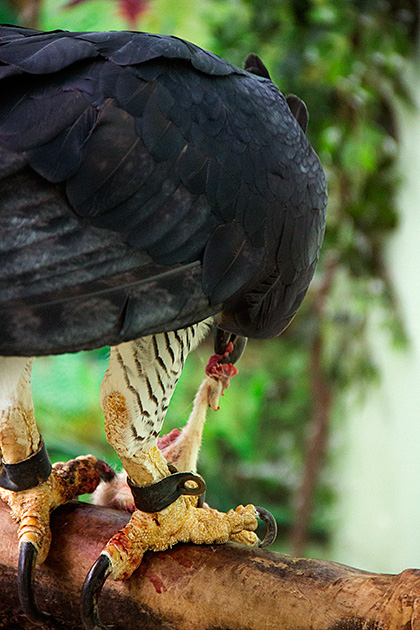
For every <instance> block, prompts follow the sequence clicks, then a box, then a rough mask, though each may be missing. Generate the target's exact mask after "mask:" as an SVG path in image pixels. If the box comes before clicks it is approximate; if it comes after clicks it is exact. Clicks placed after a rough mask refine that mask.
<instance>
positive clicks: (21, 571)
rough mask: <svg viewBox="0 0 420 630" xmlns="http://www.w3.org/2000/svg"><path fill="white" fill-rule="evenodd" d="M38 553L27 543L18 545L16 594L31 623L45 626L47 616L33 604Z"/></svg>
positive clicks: (31, 544) (32, 545)
mask: <svg viewBox="0 0 420 630" xmlns="http://www.w3.org/2000/svg"><path fill="white" fill-rule="evenodd" d="M37 554H38V551H37V549H36V547H35V545H34V544H33V543H31V542H29V541H26V542H23V543H22V544H21V545H20V551H19V564H18V579H17V583H18V593H19V601H20V605H21V607H22V610H23V612H24V613H25V615H26V616H27V617H28V619H29V620H30V621H32V623H35V624H39V625H41V624H42V625H45V623H46V622H47V621H48V619H49V615H46V614H44V613H42V612H41V611H40V610H39V608H38V606H37V605H36V603H35V597H34V575H35V563H36V557H37Z"/></svg>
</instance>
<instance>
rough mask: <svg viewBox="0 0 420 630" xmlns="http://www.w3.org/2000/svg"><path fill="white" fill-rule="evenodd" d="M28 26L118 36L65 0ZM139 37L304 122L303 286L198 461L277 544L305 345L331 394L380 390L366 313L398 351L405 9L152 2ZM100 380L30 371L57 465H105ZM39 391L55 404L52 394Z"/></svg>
mask: <svg viewBox="0 0 420 630" xmlns="http://www.w3.org/2000/svg"><path fill="white" fill-rule="evenodd" d="M13 7H14V3H12V2H11V3H8V4H6V3H5V2H4V1H3V2H2V1H1V0H0V18H1V19H3V20H5V21H13V20H14V19H15V17H16V14H17V12H16V10H15V9H13ZM40 26H41V27H42V28H44V29H54V28H66V29H74V30H99V29H121V28H127V27H128V25H127V23H126V22H124V20H123V17H122V16H121V14H120V13H119V10H118V3H117V2H115V1H114V0H89V1H86V2H84V3H82V4H79V5H78V6H75V7H72V8H66V0H44V2H43V4H42V13H41V20H40ZM137 26H138V29H139V30H149V31H152V32H160V33H171V34H175V35H178V36H180V37H184V38H186V39H189V40H192V41H194V42H195V43H197V44H199V45H201V46H203V47H206V48H209V49H211V50H212V51H214V52H215V53H217V54H219V55H221V56H223V57H225V58H227V59H229V60H230V61H232V62H233V63H236V64H238V65H242V64H243V61H244V59H245V58H246V57H247V55H248V54H249V53H250V52H255V53H257V54H259V55H260V56H261V58H262V59H263V61H264V63H265V64H266V65H267V67H268V69H269V71H270V73H271V76H272V79H273V80H274V81H275V82H276V83H277V84H278V85H279V87H280V89H281V90H282V91H284V92H285V93H290V92H292V93H296V94H298V95H299V96H300V97H301V98H303V99H304V100H305V102H306V104H307V106H308V109H309V113H310V120H309V128H308V136H309V139H310V141H311V142H312V144H313V145H314V147H315V149H316V150H317V152H318V154H319V156H320V158H321V161H322V163H323V165H324V168H325V170H326V172H327V177H328V182H329V199H330V201H329V209H328V225H327V233H326V237H325V244H324V248H323V254H322V257H321V261H320V264H319V267H318V270H317V274H316V278H315V280H314V283H313V285H312V288H311V290H310V293H309V295H308V297H307V299H306V300H305V303H304V305H303V307H302V309H301V310H300V312H299V314H298V316H297V318H296V321H295V322H294V323H293V325H292V326H291V327H290V328H289V329H288V330H287V331H286V333H285V334H284V335H282V337H281V338H280V339H277V340H274V341H270V342H254V343H252V342H251V343H250V344H249V345H248V348H247V352H246V355H245V357H244V359H243V360H242V361H241V364H240V372H239V374H238V376H237V377H235V379H234V380H233V382H232V385H231V387H230V389H229V390H228V391H227V393H226V395H225V398H224V399H222V402H221V409H220V411H218V412H216V413H214V412H209V418H208V422H207V426H206V428H205V435H204V448H203V450H202V454H201V461H200V471H201V472H202V473H203V474H204V476H205V477H206V480H207V482H208V486H209V493H208V496H209V500H210V501H211V503H212V504H213V505H215V507H220V508H223V509H225V508H228V507H230V506H231V505H233V504H237V503H241V502H244V501H245V502H249V501H254V502H256V503H259V504H262V505H265V506H266V507H268V508H269V509H271V510H272V511H273V512H274V513H275V515H276V517H277V519H278V521H279V523H280V525H281V528H282V531H283V532H285V531H287V529H288V528H289V527H290V524H291V522H292V520H293V507H292V502H293V497H294V495H295V493H296V488H297V486H298V483H299V478H300V471H301V468H302V464H303V454H302V453H303V449H304V444H305V435H306V423H307V421H308V419H309V418H310V417H311V413H312V409H313V393H312V392H311V390H310V377H311V366H310V361H309V352H310V349H311V347H312V345H313V343H314V340H315V339H316V338H318V337H319V338H320V339H321V342H322V348H323V352H322V370H323V371H324V376H325V378H327V379H328V381H329V382H330V383H331V386H332V389H333V392H337V391H341V390H342V389H343V388H345V387H348V386H350V385H354V383H355V382H359V383H362V382H363V383H366V382H371V381H374V379H375V378H378V374H377V370H376V368H375V366H374V365H373V363H372V361H371V359H370V357H369V349H368V344H367V343H366V333H367V322H368V317H369V312H370V311H371V309H372V307H378V308H381V309H383V310H385V311H386V312H387V313H388V321H389V327H390V330H391V331H392V334H393V335H394V338H395V340H396V341H397V342H398V343H404V331H403V330H402V328H401V325H400V323H399V319H398V313H397V310H396V308H395V304H394V300H393V296H392V291H391V289H390V287H389V284H388V280H387V278H386V277H385V276H384V273H383V263H382V251H383V246H384V243H385V240H386V238H387V236H388V235H389V234H390V232H391V231H392V230H393V229H394V228H395V226H396V225H397V223H398V216H397V213H396V209H395V193H396V191H397V190H398V183H399V181H398V177H397V175H396V170H395V158H396V153H397V149H398V134H397V127H396V124H395V120H394V111H393V103H394V101H395V99H397V98H403V99H406V100H407V99H408V96H407V90H406V89H405V86H404V82H403V70H404V67H405V64H406V60H407V58H408V57H410V55H411V54H412V52H413V48H414V43H415V33H416V32H417V26H418V8H417V4H416V3H414V0H413V1H411V2H410V1H409V0H405V1H402V2H400V1H398V2H397V0H392V1H388V2H385V1H383V0H369V1H364V2H361V1H358V0H346V1H344V2H343V1H342V0H282V1H281V2H280V1H279V0H266V1H265V2H258V1H257V0H200V2H196V1H195V0H177V2H174V1H173V0H150V3H149V8H148V10H147V11H146V13H145V14H144V15H143V16H142V18H141V20H140V21H139V23H138V25H137ZM325 286H327V289H328V290H325ZM210 352H211V347H210V345H208V346H206V347H204V349H202V350H201V351H200V352H198V353H197V354H196V355H195V356H192V357H190V358H189V360H188V362H187V365H186V368H185V372H184V374H183V376H182V378H181V382H180V384H179V387H178V389H177V391H176V393H175V396H174V400H173V402H172V405H171V407H170V410H169V413H168V419H167V422H166V423H165V431H169V430H170V429H171V428H172V427H174V426H182V425H183V424H184V423H185V421H186V419H187V416H188V413H189V411H190V409H191V404H192V400H193V397H194V395H195V392H196V390H197V388H198V385H199V383H200V382H201V378H202V376H203V374H204V366H205V364H206V362H207V359H208V356H209V354H210ZM343 357H345V359H343ZM104 370H105V361H104V353H103V352H102V353H91V354H89V355H88V354H81V355H74V356H66V357H55V358H49V359H43V360H40V361H38V366H37V368H36V370H35V374H34V392H35V400H36V404H37V415H38V418H39V421H40V423H42V426H43V430H44V433H45V436H46V438H47V440H48V442H49V446H50V449H52V450H53V452H54V455H55V456H56V457H58V458H61V457H69V456H71V455H76V454H78V453H81V452H86V451H88V450H92V451H94V452H95V453H96V454H99V455H102V456H106V457H107V459H108V461H111V462H112V461H113V457H114V455H113V454H112V452H111V449H109V447H108V446H107V444H106V441H105V437H104V433H103V429H101V428H100V425H101V416H100V412H99V405H98V403H97V396H98V394H97V393H98V387H99V382H100V378H101V374H102V373H103V371H104ZM52 381H53V382H54V391H49V389H50V387H51V382H52ZM114 459H115V457H114ZM317 492H318V495H317V499H318V500H319V503H318V505H319V506H320V507H318V508H317V510H316V511H315V513H314V517H313V523H312V534H313V536H314V538H315V539H317V540H321V541H322V540H324V539H325V537H326V536H327V534H328V526H329V525H328V522H329V521H328V517H326V516H325V515H326V514H327V515H328V512H326V511H325V508H326V506H328V505H329V504H330V503H331V501H332V497H333V488H332V487H331V482H330V481H329V479H328V474H327V472H324V474H323V476H322V480H321V484H320V486H319V488H318V491H317Z"/></svg>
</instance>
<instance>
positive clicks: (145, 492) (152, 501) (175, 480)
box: [127, 472, 206, 512]
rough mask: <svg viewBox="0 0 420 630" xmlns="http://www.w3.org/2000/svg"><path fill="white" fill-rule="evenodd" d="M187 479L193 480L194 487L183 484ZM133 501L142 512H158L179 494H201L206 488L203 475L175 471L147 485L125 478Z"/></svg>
mask: <svg viewBox="0 0 420 630" xmlns="http://www.w3.org/2000/svg"><path fill="white" fill-rule="evenodd" d="M187 481H194V483H195V484H197V485H196V487H195V488H190V487H189V486H187V485H185V484H186V482H187ZM127 483H128V485H129V486H130V489H131V492H132V495H133V498H134V503H135V505H136V508H137V509H138V510H141V511H142V512H160V511H161V510H163V509H164V508H166V507H168V505H171V503H173V502H174V501H176V500H177V499H178V498H179V497H180V496H181V495H183V494H186V495H194V496H197V495H201V494H203V492H205V490H206V482H205V481H204V479H203V477H201V476H200V475H196V474H194V473H191V472H177V473H173V474H172V475H169V477H165V478H164V479H161V480H160V481H157V482H156V483H151V484H150V485H149V486H136V485H135V484H134V483H133V482H132V481H131V479H129V478H128V479H127Z"/></svg>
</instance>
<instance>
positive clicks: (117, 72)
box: [0, 27, 326, 355]
mask: <svg viewBox="0 0 420 630" xmlns="http://www.w3.org/2000/svg"><path fill="white" fill-rule="evenodd" d="M0 80H1V89H0V248H1V253H0V288H1V289H0V331H1V332H0V354H31V355H33V354H51V353H57V352H65V351H73V350H78V349H87V348H93V347H98V346H102V345H105V344H111V345H113V344H116V343H119V342H121V341H125V340H129V339H132V338H134V337H138V336H141V335H144V334H148V333H151V332H158V331H164V330H171V329H176V328H180V327H183V326H186V325H188V324H191V323H193V322H196V321H199V320H201V319H203V318H205V317H207V316H209V315H211V314H215V313H217V312H219V311H221V310H222V309H224V310H225V311H226V313H225V326H226V328H231V329H233V328H235V329H236V328H238V327H239V328H241V332H242V333H243V334H247V335H248V336H253V335H254V336H259V335H264V334H266V335H270V334H278V333H279V332H281V330H280V329H279V328H281V329H282V327H283V328H284V325H283V324H281V325H280V324H279V322H283V321H286V320H287V319H290V318H291V317H292V316H293V315H294V313H295V311H296V308H297V306H298V305H299V303H300V301H301V299H302V297H303V294H304V292H305V291H306V288H307V285H308V284H309V281H310V278H311V277H312V274H313V269H314V266H315V263H316V260H317V257H318V253H319V247H320V244H321V240H322V235H323V229H324V220H325V201H326V193H325V181H324V178H323V173H322V169H321V167H320V165H319V162H318V159H317V158H316V156H315V154H314V152H313V150H312V149H311V147H310V145H309V143H308V141H307V140H306V138H305V136H304V134H303V133H302V131H301V129H300V127H299V125H298V124H297V123H296V121H295V119H294V118H293V116H292V114H291V111H290V109H289V107H288V105H287V102H286V100H285V99H284V98H283V97H282V95H281V94H280V92H279V91H278V90H277V88H275V86H274V85H273V84H272V83H271V81H270V80H269V79H267V78H264V77H257V76H253V75H251V74H250V73H248V72H246V71H244V70H240V69H239V68H235V67H234V66H232V65H231V64H229V63H228V62H226V61H224V60H222V59H220V58H218V57H216V56H215V55H212V54H211V53H207V52H206V51H203V50H201V49H200V48H198V47H196V46H193V45H192V44H189V43H187V42H183V41H182V40H180V39H177V38H171V37H164V36H154V35H149V34H144V33H129V32H123V33H79V34H78V33H66V32H53V33H45V34H44V33H37V32H36V31H29V30H25V29H19V28H14V27H2V28H1V29H0ZM274 295H275V297H273V296H274Z"/></svg>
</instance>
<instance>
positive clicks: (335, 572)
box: [0, 503, 420, 630]
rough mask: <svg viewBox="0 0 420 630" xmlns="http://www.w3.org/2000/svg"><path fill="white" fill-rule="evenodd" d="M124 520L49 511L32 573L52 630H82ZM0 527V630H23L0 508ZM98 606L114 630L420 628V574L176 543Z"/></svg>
mask: <svg viewBox="0 0 420 630" xmlns="http://www.w3.org/2000/svg"><path fill="white" fill-rule="evenodd" d="M127 520H128V517H127V516H126V515H125V514H124V513H122V512H118V511H115V510H110V509H107V508H99V507H95V506H90V505H86V504H82V503H70V504H68V505H65V506H63V507H60V508H58V509H57V510H56V511H55V512H54V513H53V516H52V531H53V543H52V550H51V552H50V555H49V556H48V559H47V561H46V562H45V564H44V565H42V566H41V567H38V568H37V572H36V597H37V600H38V602H39V603H40V604H41V608H42V609H43V610H44V611H46V612H48V613H50V614H51V615H52V619H51V623H50V624H49V625H48V628H49V629H50V630H58V629H60V630H67V629H69V628H80V615H79V597H80V591H81V586H82V584H83V581H84V579H85V576H86V574H87V572H88V570H89V568H90V567H91V565H92V564H93V562H94V561H95V559H96V558H97V556H98V555H99V553H100V551H101V550H102V548H103V546H104V545H105V543H106V542H107V540H108V539H109V538H110V537H111V536H112V535H113V534H114V533H115V532H116V531H117V530H118V529H119V528H121V527H122V526H124V525H125V523H126V522H127ZM0 530H1V532H2V536H1V538H0V627H4V628H8V629H9V630H17V629H18V628H25V629H26V630H29V629H31V628H35V626H32V625H31V624H30V623H29V622H26V621H25V620H24V619H23V617H22V616H21V615H20V614H19V605H18V600H17V592H16V567H17V534H16V526H15V524H14V523H13V522H12V521H11V519H10V516H9V512H8V508H6V506H4V505H2V504H1V505H0ZM100 610H101V615H102V620H103V621H104V622H105V623H113V624H115V630H117V629H120V630H123V629H124V630H131V629H134V628H136V629H139V628H141V629H142V630H152V629H153V630H159V629H160V628H162V629H163V628H165V630H210V629H211V630H216V629H217V630H222V629H223V630H224V629H226V630H227V629H229V630H283V629H284V630H298V629H299V630H308V629H311V630H374V629H375V630H388V629H389V630H420V571H418V570H414V569H408V570H406V571H403V572H402V573H401V574H400V575H380V574H373V573H368V572H365V571H359V570H356V569H352V568H350V567H346V566H343V565H340V564H336V563H334V562H326V561H322V560H308V559H297V558H291V557H289V556H284V555H281V554H278V553H273V552H270V551H261V550H255V549H250V548H246V547H242V546H240V545H236V544H227V545H221V546H217V545H211V546H200V547H198V546H194V545H177V546H176V547H174V548H173V549H171V550H169V551H166V552H161V553H148V554H146V556H145V558H144V560H143V563H142V565H141V566H140V568H139V569H138V570H137V571H136V572H135V573H134V575H133V576H132V578H130V579H129V580H127V581H126V582H112V581H107V582H106V584H105V587H104V590H103V593H102V596H101V599H100ZM38 628H39V626H38Z"/></svg>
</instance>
